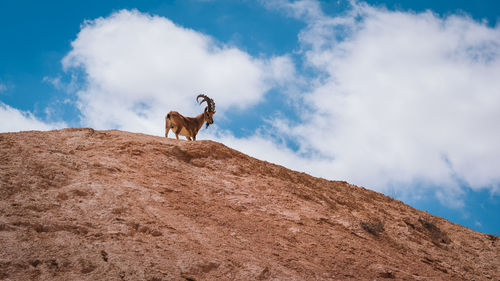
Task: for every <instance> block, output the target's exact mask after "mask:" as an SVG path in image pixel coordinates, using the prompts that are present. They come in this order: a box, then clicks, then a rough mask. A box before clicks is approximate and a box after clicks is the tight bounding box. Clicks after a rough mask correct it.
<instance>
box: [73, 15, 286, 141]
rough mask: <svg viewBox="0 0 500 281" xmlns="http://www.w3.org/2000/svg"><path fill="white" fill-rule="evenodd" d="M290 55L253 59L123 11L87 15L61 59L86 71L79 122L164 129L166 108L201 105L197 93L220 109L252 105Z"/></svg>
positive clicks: (188, 110)
mask: <svg viewBox="0 0 500 281" xmlns="http://www.w3.org/2000/svg"><path fill="white" fill-rule="evenodd" d="M289 61H290V59H289V58H287V57H275V58H270V59H256V58H253V57H251V56H250V55H249V54H247V53H245V52H243V51H240V50H239V49H237V48H234V47H230V46H226V45H223V44H222V43H220V42H217V41H216V40H214V39H213V38H211V37H209V36H206V35H204V34H202V33H199V32H196V31H194V30H191V29H187V28H183V27H180V26H178V25H175V24H174V23H173V22H171V21H170V20H168V19H166V18H163V17H159V16H150V15H147V14H142V13H140V12H138V11H128V10H122V11H119V12H117V13H114V14H112V15H111V16H109V17H107V18H98V19H96V20H93V21H88V22H86V23H85V24H84V25H83V26H82V29H81V31H80V33H79V34H78V37H77V39H76V40H74V41H73V42H72V50H71V52H70V53H69V54H68V55H67V56H66V57H65V58H64V59H63V66H64V67H65V69H66V70H73V69H78V70H82V71H83V72H84V73H85V75H86V77H85V79H86V85H85V86H84V87H83V89H82V90H80V91H79V92H78V93H77V95H78V104H79V108H80V110H81V112H82V114H83V120H82V122H83V123H84V124H85V125H87V126H92V127H95V128H119V129H124V130H130V131H140V132H146V133H151V134H155V135H162V134H163V130H164V129H163V126H164V125H163V122H164V121H163V120H164V116H165V115H166V113H167V112H168V111H169V110H177V111H179V112H181V113H183V114H186V115H196V114H199V113H201V112H202V110H203V107H200V106H198V105H197V104H196V103H195V97H196V95H198V94H200V93H206V94H207V95H208V96H210V97H211V98H213V99H214V100H215V102H216V108H217V114H218V116H221V115H224V112H225V111H227V110H228V109H229V108H231V107H232V108H238V109H245V108H248V107H250V106H252V105H255V104H257V103H258V102H260V101H262V99H263V96H264V94H265V93H266V92H267V91H268V90H269V89H270V88H271V87H272V86H273V85H274V84H275V83H278V82H280V81H284V80H283V79H288V78H289V74H290V73H291V72H293V69H291V68H293V64H292V63H290V62H289Z"/></svg>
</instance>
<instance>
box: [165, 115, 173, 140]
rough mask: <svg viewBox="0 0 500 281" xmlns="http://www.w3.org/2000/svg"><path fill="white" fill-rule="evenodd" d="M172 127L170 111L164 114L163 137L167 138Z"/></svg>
mask: <svg viewBox="0 0 500 281" xmlns="http://www.w3.org/2000/svg"><path fill="white" fill-rule="evenodd" d="M171 127H172V124H170V113H169V114H167V116H165V137H166V138H168V132H169V131H170V128H171Z"/></svg>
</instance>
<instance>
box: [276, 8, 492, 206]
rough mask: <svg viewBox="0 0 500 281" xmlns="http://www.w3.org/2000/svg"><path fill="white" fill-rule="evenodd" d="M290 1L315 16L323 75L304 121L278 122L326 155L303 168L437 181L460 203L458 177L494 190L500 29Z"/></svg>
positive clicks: (307, 38) (310, 29)
mask: <svg viewBox="0 0 500 281" xmlns="http://www.w3.org/2000/svg"><path fill="white" fill-rule="evenodd" d="M284 4H286V5H285V6H286V8H288V9H295V11H296V13H295V14H294V15H295V16H299V17H303V18H304V21H306V22H307V23H308V26H307V28H306V29H304V30H303V31H302V32H301V34H300V36H299V38H300V42H301V45H302V48H303V51H304V54H305V61H306V63H307V64H308V65H310V66H312V67H314V68H315V69H316V70H317V71H318V77H323V78H322V79H318V80H317V81H314V84H311V86H312V88H313V90H312V91H310V93H308V94H306V95H304V103H305V104H307V105H308V106H309V111H308V112H307V113H306V114H303V115H302V116H303V119H302V121H301V122H300V124H299V125H295V126H286V127H282V130H281V132H282V133H285V134H288V135H289V136H290V137H291V138H294V139H296V140H298V141H299V143H300V149H301V150H302V151H304V150H305V151H312V152H319V154H320V155H322V156H323V157H327V158H329V159H330V160H329V161H328V162H327V163H326V166H325V167H324V169H319V170H318V169H315V170H312V171H311V168H309V167H308V166H305V165H304V167H303V168H302V169H301V170H306V171H309V172H311V173H313V174H315V175H320V176H324V177H327V178H332V179H345V180H348V181H349V182H351V183H354V184H358V185H363V186H367V187H370V188H374V189H376V190H379V191H388V188H399V189H402V192H413V191H411V190H407V189H408V188H414V187H415V186H418V185H417V184H420V185H424V186H434V187H436V188H437V191H436V195H437V197H438V198H439V199H440V200H441V201H442V202H445V203H447V204H448V205H453V206H455V207H459V206H461V205H462V203H463V202H461V200H460V196H462V194H463V192H462V190H461V187H460V183H461V182H464V183H466V184H467V185H469V186H470V187H471V188H473V189H480V188H489V189H490V190H492V191H493V192H498V191H499V183H500V146H499V145H498V143H500V131H499V130H498V124H499V122H500V110H499V108H500V79H498V77H500V28H499V27H497V28H491V27H488V26H486V25H485V24H483V23H478V22H475V21H473V20H472V19H470V18H468V17H466V16H449V17H446V18H440V17H439V16H437V15H435V14H433V13H431V12H425V13H410V12H400V11H388V10H385V9H381V8H375V7H372V6H369V5H366V4H357V3H356V2H352V5H353V8H352V10H350V11H349V12H347V13H346V14H344V15H341V16H338V17H331V18H330V17H327V16H325V15H324V14H323V13H321V12H318V3H317V2H315V1H298V2H294V3H293V4H294V5H296V7H293V6H290V5H288V4H287V2H284ZM299 4H300V5H299ZM304 5H306V6H307V5H310V7H309V8H307V7H305V6H304ZM285 123H286V122H285ZM306 165H309V163H307V162H306ZM422 183H423V184H422Z"/></svg>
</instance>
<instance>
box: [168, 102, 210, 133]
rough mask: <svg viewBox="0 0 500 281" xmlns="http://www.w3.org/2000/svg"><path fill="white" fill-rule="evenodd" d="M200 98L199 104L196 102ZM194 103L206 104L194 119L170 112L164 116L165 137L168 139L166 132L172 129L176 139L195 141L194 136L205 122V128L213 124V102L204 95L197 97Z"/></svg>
mask: <svg viewBox="0 0 500 281" xmlns="http://www.w3.org/2000/svg"><path fill="white" fill-rule="evenodd" d="M200 98H203V99H202V100H201V102H199V101H198V100H199V99H200ZM196 101H197V102H199V103H200V104H202V103H203V102H206V103H207V106H206V107H205V110H204V112H203V113H202V114H200V115H198V116H196V117H184V116H182V115H181V114H180V113H179V112H177V111H170V112H169V113H168V114H167V116H165V137H168V132H169V131H170V129H172V131H174V133H175V137H176V138H177V139H179V135H181V136H185V137H186V139H188V140H196V135H197V134H198V131H199V130H200V129H201V126H203V123H205V122H207V127H208V125H210V124H213V123H214V120H213V119H212V117H213V116H214V114H215V103H214V100H213V99H211V98H209V97H207V96H205V95H198V96H197V97H196Z"/></svg>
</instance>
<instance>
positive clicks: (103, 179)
mask: <svg viewBox="0 0 500 281" xmlns="http://www.w3.org/2000/svg"><path fill="white" fill-rule="evenodd" d="M0 198H1V200H0V245H1V250H0V280H154V281H158V280H390V279H394V280H500V258H499V257H500V247H499V244H500V241H498V237H497V236H493V235H488V234H483V233H478V232H475V231H473V230H470V229H467V228H465V227H462V226H460V225H456V224H453V223H450V222H448V221H446V220H444V219H442V218H439V217H435V216H432V215H430V214H428V213H426V212H423V211H419V210H416V209H414V208H411V207H409V206H407V205H405V204H403V203H402V202H400V201H396V200H393V199H390V198H388V197H386V196H384V195H382V194H379V193H376V192H373V191H370V190H367V189H364V188H361V187H356V186H353V185H350V184H348V183H346V182H337V181H327V180H323V179H318V178H314V177H311V176H308V175H306V174H303V173H298V172H294V171H291V170H288V169H285V168H283V167H281V166H277V165H273V164H270V163H267V162H263V161H259V160H256V159H254V158H251V157H249V156H246V155H244V154H242V153H240V152H237V151H234V150H232V149H230V148H228V147H226V146H224V145H222V144H219V143H215V142H212V141H197V142H187V141H176V140H174V139H165V138H160V137H153V136H148V135H142V134H133V133H127V132H121V131H94V130H92V129H65V130H59V131H51V132H22V133H8V134H0Z"/></svg>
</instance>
